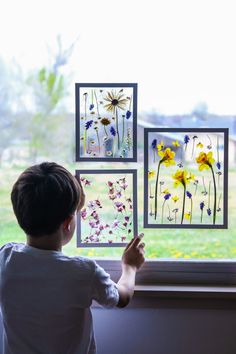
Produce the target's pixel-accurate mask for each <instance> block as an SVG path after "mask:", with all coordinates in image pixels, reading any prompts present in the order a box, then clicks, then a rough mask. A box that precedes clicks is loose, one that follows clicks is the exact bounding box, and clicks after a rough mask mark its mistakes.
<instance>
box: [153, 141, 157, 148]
mask: <svg viewBox="0 0 236 354" xmlns="http://www.w3.org/2000/svg"><path fill="white" fill-rule="evenodd" d="M156 147H157V139H153V141H152V148H153V149H156Z"/></svg>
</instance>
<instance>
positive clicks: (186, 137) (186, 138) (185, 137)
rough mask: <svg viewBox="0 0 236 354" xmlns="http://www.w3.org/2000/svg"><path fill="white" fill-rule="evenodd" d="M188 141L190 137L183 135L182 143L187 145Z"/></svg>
mask: <svg viewBox="0 0 236 354" xmlns="http://www.w3.org/2000/svg"><path fill="white" fill-rule="evenodd" d="M189 140H190V137H189V136H188V135H185V136H184V143H185V144H188V142H189Z"/></svg>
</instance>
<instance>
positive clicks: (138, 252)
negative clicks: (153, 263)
mask: <svg viewBox="0 0 236 354" xmlns="http://www.w3.org/2000/svg"><path fill="white" fill-rule="evenodd" d="M142 238H143V234H141V235H139V236H138V237H134V238H133V239H132V240H131V241H130V242H129V244H128V245H127V246H126V248H125V250H124V253H123V256H122V263H123V264H124V265H130V266H132V267H135V268H136V269H139V268H140V267H141V266H142V264H143V263H144V261H145V259H144V253H145V250H144V247H145V243H144V242H142V243H140V241H141V239H142Z"/></svg>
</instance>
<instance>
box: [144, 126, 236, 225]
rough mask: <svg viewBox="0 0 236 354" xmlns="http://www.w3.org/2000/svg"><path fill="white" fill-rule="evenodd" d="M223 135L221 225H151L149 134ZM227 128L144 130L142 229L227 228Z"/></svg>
mask: <svg viewBox="0 0 236 354" xmlns="http://www.w3.org/2000/svg"><path fill="white" fill-rule="evenodd" d="M153 132H154V133H168V132H169V133H196V134H197V133H206V134H207V133H223V135H224V176H223V178H224V179H223V190H224V197H223V208H224V210H223V212H224V214H223V223H222V224H215V225H214V224H153V223H149V221H148V214H149V206H148V168H149V153H148V148H149V147H148V136H149V133H153ZM228 136H229V129H228V128H144V202H143V208H144V211H143V213H144V215H143V220H144V221H143V226H144V228H169V229H176V228H182V229H227V228H228V143H229V137H228Z"/></svg>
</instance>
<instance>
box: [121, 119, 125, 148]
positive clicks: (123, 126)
mask: <svg viewBox="0 0 236 354" xmlns="http://www.w3.org/2000/svg"><path fill="white" fill-rule="evenodd" d="M124 138H125V118H124V117H123V122H122V144H123V143H124Z"/></svg>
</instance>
